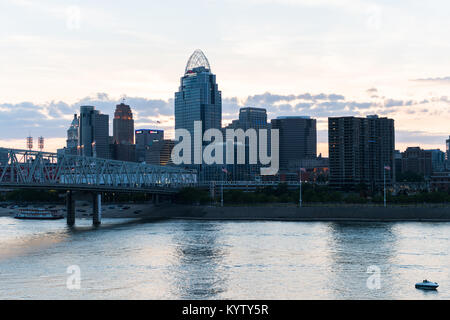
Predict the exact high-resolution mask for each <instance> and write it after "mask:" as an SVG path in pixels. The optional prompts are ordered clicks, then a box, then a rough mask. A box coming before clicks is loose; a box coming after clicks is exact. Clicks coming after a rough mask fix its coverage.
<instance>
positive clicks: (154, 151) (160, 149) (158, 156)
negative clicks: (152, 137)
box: [145, 140, 175, 166]
mask: <svg viewBox="0 0 450 320" xmlns="http://www.w3.org/2000/svg"><path fill="white" fill-rule="evenodd" d="M174 146H175V142H174V141H173V140H160V141H155V142H153V143H152V144H151V145H150V146H148V147H147V149H146V151H145V162H146V163H147V164H153V165H157V166H165V165H167V164H169V163H170V160H171V153H172V149H173V147H174Z"/></svg>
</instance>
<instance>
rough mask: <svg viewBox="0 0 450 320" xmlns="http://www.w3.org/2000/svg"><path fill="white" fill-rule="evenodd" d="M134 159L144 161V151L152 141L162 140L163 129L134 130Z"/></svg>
mask: <svg viewBox="0 0 450 320" xmlns="http://www.w3.org/2000/svg"><path fill="white" fill-rule="evenodd" d="M135 138H136V158H137V159H136V160H137V161H138V162H144V161H145V152H146V150H147V149H148V147H149V146H151V145H152V144H153V143H154V142H157V141H162V140H164V130H153V129H138V130H136V131H135Z"/></svg>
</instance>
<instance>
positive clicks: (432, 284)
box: [416, 279, 439, 290]
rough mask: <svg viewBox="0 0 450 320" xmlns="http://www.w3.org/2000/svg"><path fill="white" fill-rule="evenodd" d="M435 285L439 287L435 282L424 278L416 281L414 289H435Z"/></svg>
mask: <svg viewBox="0 0 450 320" xmlns="http://www.w3.org/2000/svg"><path fill="white" fill-rule="evenodd" d="M437 287H439V285H438V283H437V282H432V281H428V280H426V279H425V280H423V281H422V282H418V283H416V289H423V290H436V289H437Z"/></svg>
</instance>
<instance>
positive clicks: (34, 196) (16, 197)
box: [5, 189, 63, 202]
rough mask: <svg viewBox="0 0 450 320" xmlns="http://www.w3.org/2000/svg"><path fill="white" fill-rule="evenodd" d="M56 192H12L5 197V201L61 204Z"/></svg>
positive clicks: (22, 190)
mask: <svg viewBox="0 0 450 320" xmlns="http://www.w3.org/2000/svg"><path fill="white" fill-rule="evenodd" d="M59 193H61V192H58V191H56V190H32V189H19V190H13V191H10V192H8V193H6V195H5V200H6V201H29V202H62V201H63V199H62V198H60V197H59Z"/></svg>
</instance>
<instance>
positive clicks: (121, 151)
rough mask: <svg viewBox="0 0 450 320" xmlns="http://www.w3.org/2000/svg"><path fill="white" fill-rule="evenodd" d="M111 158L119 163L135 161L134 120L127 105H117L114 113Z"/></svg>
mask: <svg viewBox="0 0 450 320" xmlns="http://www.w3.org/2000/svg"><path fill="white" fill-rule="evenodd" d="M111 156H112V158H113V159H115V160H120V161H131V162H133V161H136V146H135V145H134V120H133V113H132V112H131V108H130V106H129V105H127V104H125V103H123V102H122V103H121V104H118V105H117V106H116V111H115V112H114V119H113V137H112V145H111Z"/></svg>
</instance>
